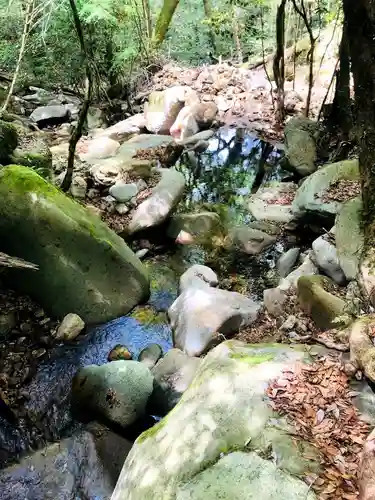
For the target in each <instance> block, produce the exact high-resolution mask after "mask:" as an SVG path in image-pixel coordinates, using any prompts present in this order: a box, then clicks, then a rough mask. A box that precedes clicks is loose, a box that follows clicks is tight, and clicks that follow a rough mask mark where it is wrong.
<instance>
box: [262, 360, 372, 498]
mask: <svg viewBox="0 0 375 500" xmlns="http://www.w3.org/2000/svg"><path fill="white" fill-rule="evenodd" d="M267 394H268V396H269V397H270V404H271V406H272V407H273V408H274V409H275V410H277V411H278V412H279V413H281V414H283V415H285V416H286V417H287V418H288V420H289V421H290V422H291V423H292V424H293V425H294V427H295V432H296V434H297V435H299V436H300V437H301V438H303V439H305V440H307V441H309V442H310V443H311V444H312V445H313V446H315V447H316V448H317V449H318V450H319V451H320V453H321V456H322V461H321V464H322V468H321V469H322V472H321V474H320V475H319V476H316V477H313V476H311V475H310V476H308V477H306V481H307V482H308V483H309V484H310V485H311V488H312V489H313V490H314V491H315V492H316V494H317V497H318V498H319V500H338V499H342V500H355V499H358V484H357V473H358V467H359V461H360V452H361V451H362V448H363V445H364V443H365V440H366V437H367V435H368V433H369V426H368V424H366V423H365V422H363V421H361V420H360V417H359V412H358V410H357V409H356V408H355V407H354V405H353V403H352V400H351V397H352V396H354V393H351V390H350V387H349V384H348V378H347V376H346V375H345V373H344V372H343V370H342V367H341V364H340V362H339V360H338V357H333V356H326V357H322V358H321V359H319V360H317V361H315V362H314V363H313V364H312V365H306V364H302V363H300V364H297V365H295V367H293V369H291V370H287V371H284V372H283V374H282V375H281V376H280V377H279V378H278V379H277V380H274V381H273V382H272V383H271V384H270V386H269V387H268V390H267Z"/></svg>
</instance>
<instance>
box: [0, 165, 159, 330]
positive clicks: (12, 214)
mask: <svg viewBox="0 0 375 500" xmlns="http://www.w3.org/2000/svg"><path fill="white" fill-rule="evenodd" d="M10 235H11V237H10ZM0 240H1V242H2V243H1V244H2V250H4V251H5V252H7V253H9V254H10V255H17V256H18V257H21V258H24V259H25V260H27V261H29V262H33V263H35V264H37V265H38V266H39V270H38V271H31V270H24V269H23V270H16V269H11V270H9V273H10V274H9V278H10V279H11V282H12V284H13V286H15V285H16V286H17V287H18V289H19V290H21V291H22V292H23V293H26V294H28V295H30V296H31V297H32V298H33V299H35V300H36V301H37V302H38V303H39V304H40V305H41V306H42V307H43V308H44V309H45V310H46V311H47V312H48V314H50V315H52V316H57V317H63V316H65V315H66V314H68V313H71V312H74V313H76V314H78V315H79V316H80V317H81V318H82V319H83V320H84V322H85V323H86V324H96V323H102V322H105V321H109V320H111V319H113V318H116V317H118V316H123V315H124V314H126V313H127V312H129V311H130V310H131V309H132V308H133V307H134V306H135V305H137V304H138V303H139V302H141V301H143V300H145V299H147V297H148V295H149V280H148V276H147V272H146V270H145V268H144V267H143V264H142V263H141V262H140V260H139V259H137V258H136V256H135V255H134V253H133V252H132V251H131V250H130V249H129V248H128V246H127V245H126V244H125V242H124V240H123V239H122V238H120V237H119V236H117V235H116V234H115V233H114V232H113V231H111V230H110V229H109V228H108V226H107V225H106V224H104V223H103V222H101V220H100V219H99V218H98V217H96V216H95V215H93V214H92V213H90V211H89V210H87V209H86V208H85V207H83V206H82V205H80V204H78V203H76V202H74V201H73V200H72V199H71V198H69V197H67V196H65V195H64V194H63V193H61V192H60V191H59V190H57V189H56V188H54V187H53V186H52V185H51V184H49V183H48V182H46V181H45V180H44V179H42V178H41V177H40V176H39V175H38V174H37V173H36V172H34V171H33V170H31V169H29V168H26V167H19V166H9V167H5V168H3V169H2V170H0Z"/></svg>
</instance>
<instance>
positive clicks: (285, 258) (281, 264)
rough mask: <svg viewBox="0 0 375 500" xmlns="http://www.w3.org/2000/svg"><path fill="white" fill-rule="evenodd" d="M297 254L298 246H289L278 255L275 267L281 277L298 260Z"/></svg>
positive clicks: (291, 268)
mask: <svg viewBox="0 0 375 500" xmlns="http://www.w3.org/2000/svg"><path fill="white" fill-rule="evenodd" d="M299 254H300V249H299V248H290V249H289V250H288V251H287V252H285V253H283V254H282V255H281V256H280V258H279V259H278V261H277V263H276V267H277V270H278V272H279V275H280V276H281V278H285V277H286V276H288V274H290V273H291V272H292V270H293V268H294V266H295V265H296V263H297V261H298V257H299Z"/></svg>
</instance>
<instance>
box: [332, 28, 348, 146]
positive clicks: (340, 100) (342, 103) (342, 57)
mask: <svg viewBox="0 0 375 500" xmlns="http://www.w3.org/2000/svg"><path fill="white" fill-rule="evenodd" d="M339 61H340V62H339V68H338V71H337V72H336V90H335V96H334V99H333V103H332V112H331V116H330V119H329V121H330V125H332V126H333V127H335V128H337V129H339V130H340V131H341V138H342V139H343V140H345V141H347V140H348V139H349V132H350V129H351V127H352V111H351V101H350V57H349V44H348V36H347V28H346V25H345V23H344V25H343V30H342V38H341V43H340V51H339Z"/></svg>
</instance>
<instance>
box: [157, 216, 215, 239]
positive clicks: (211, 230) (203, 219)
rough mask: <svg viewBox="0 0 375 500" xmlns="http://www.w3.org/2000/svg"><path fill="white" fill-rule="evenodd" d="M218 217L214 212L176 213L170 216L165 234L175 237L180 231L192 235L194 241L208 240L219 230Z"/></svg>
mask: <svg viewBox="0 0 375 500" xmlns="http://www.w3.org/2000/svg"><path fill="white" fill-rule="evenodd" d="M220 226H221V224H220V217H219V215H218V214H216V213H214V212H198V213H195V214H177V215H174V216H173V217H172V218H171V222H170V224H169V226H168V229H167V235H168V236H169V237H170V238H173V239H176V238H177V237H178V235H179V234H180V232H181V231H185V232H186V233H188V234H190V235H191V236H192V239H193V240H194V241H199V242H202V243H203V242H204V241H209V240H210V238H211V237H212V236H214V235H215V234H218V232H219V231H220Z"/></svg>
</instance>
